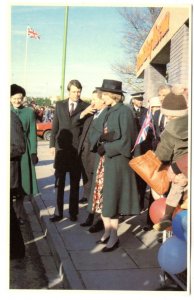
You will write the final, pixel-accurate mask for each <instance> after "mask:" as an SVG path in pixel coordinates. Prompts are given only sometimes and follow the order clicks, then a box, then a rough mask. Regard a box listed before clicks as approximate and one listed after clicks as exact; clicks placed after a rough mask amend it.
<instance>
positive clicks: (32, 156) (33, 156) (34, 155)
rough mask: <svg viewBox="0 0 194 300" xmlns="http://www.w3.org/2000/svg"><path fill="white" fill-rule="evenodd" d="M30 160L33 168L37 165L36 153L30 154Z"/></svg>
mask: <svg viewBox="0 0 194 300" xmlns="http://www.w3.org/2000/svg"><path fill="white" fill-rule="evenodd" d="M31 160H32V163H33V165H34V166H35V165H36V164H37V163H38V156H37V154H36V153H32V154H31Z"/></svg>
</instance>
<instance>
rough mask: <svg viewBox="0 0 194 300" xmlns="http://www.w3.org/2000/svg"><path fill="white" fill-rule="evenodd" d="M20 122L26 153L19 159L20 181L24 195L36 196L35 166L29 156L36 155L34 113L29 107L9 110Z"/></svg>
mask: <svg viewBox="0 0 194 300" xmlns="http://www.w3.org/2000/svg"><path fill="white" fill-rule="evenodd" d="M11 110H12V111H13V112H15V113H16V114H17V115H18V117H19V118H20V120H21V122H22V126H23V129H24V135H25V142H26V152H25V153H24V154H23V155H22V158H21V181H22V189H23V191H24V193H25V195H36V194H38V185H37V180H36V173H35V166H34V165H33V164H32V161H31V154H32V153H37V136H36V119H35V114H34V111H33V110H32V109H31V108H29V107H23V106H21V107H19V108H18V109H14V108H13V107H12V108H11Z"/></svg>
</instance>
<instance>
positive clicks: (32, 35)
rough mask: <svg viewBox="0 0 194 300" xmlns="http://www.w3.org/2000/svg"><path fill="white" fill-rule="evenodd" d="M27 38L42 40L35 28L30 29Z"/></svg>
mask: <svg viewBox="0 0 194 300" xmlns="http://www.w3.org/2000/svg"><path fill="white" fill-rule="evenodd" d="M27 36H28V37H30V38H32V39H40V35H39V33H38V32H36V31H35V30H34V29H33V28H30V27H28V30H27Z"/></svg>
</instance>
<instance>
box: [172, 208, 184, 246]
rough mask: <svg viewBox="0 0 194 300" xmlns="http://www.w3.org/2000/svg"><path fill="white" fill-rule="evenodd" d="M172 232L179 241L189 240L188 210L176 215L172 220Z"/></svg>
mask: <svg viewBox="0 0 194 300" xmlns="http://www.w3.org/2000/svg"><path fill="white" fill-rule="evenodd" d="M172 231H173V233H174V235H176V236H177V237H178V238H179V239H181V240H183V241H186V240H187V210H182V211H181V212H179V213H177V214H176V216H175V217H174V219H173V220H172Z"/></svg>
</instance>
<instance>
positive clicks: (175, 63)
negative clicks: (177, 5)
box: [168, 24, 189, 85]
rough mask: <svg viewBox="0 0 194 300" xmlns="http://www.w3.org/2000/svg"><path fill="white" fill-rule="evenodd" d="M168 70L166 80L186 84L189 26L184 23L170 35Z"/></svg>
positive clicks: (187, 75)
mask: <svg viewBox="0 0 194 300" xmlns="http://www.w3.org/2000/svg"><path fill="white" fill-rule="evenodd" d="M168 72H169V77H168V81H169V83H170V84H171V85H173V84H176V83H182V84H185V85H187V84H188V77H189V28H188V26H187V25H185V24H184V25H183V26H182V27H181V28H180V29H179V31H177V33H176V34H175V35H174V36H173V37H172V40H171V47H170V64H169V71H168Z"/></svg>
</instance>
